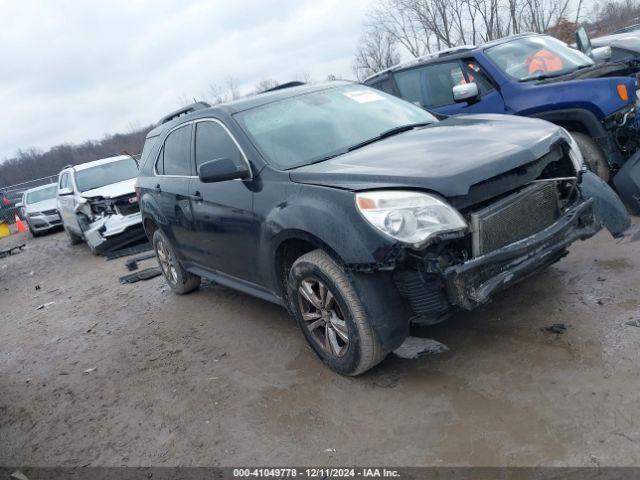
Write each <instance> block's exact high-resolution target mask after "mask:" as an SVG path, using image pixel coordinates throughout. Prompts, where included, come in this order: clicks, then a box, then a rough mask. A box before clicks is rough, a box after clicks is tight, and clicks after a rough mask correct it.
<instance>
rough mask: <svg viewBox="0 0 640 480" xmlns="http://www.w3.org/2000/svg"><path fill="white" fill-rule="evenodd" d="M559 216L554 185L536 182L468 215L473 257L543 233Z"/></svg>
mask: <svg viewBox="0 0 640 480" xmlns="http://www.w3.org/2000/svg"><path fill="white" fill-rule="evenodd" d="M559 216H560V206H559V200H558V190H557V187H556V183H555V182H554V181H549V182H536V183H534V184H532V185H529V186H528V187H526V188H524V189H522V190H520V191H519V192H518V193H515V194H513V195H509V196H508V197H505V198H503V199H501V200H499V201H497V202H495V203H493V204H491V205H489V206H488V207H485V208H483V209H482V210H479V211H477V212H474V213H472V214H471V228H472V230H473V232H472V240H473V255H474V256H479V255H483V254H485V253H489V252H492V251H494V250H497V249H499V248H501V247H504V246H505V245H508V244H510V243H513V242H517V241H518V240H522V239H524V238H527V237H530V236H531V235H533V234H535V233H537V232H539V231H541V230H544V229H545V228H547V227H548V226H550V225H551V224H553V223H554V222H555V221H556V220H557V219H558V218H559Z"/></svg>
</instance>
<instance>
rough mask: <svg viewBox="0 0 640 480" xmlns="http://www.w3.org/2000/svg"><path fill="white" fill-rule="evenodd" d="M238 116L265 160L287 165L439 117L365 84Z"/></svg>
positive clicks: (322, 156)
mask: <svg viewBox="0 0 640 480" xmlns="http://www.w3.org/2000/svg"><path fill="white" fill-rule="evenodd" d="M235 118H236V119H237V120H238V121H239V123H240V125H241V126H242V127H243V129H244V130H245V131H246V132H247V134H248V135H249V137H250V138H251V139H252V140H253V142H254V143H255V144H256V146H257V147H258V148H259V149H260V150H261V152H262V154H263V155H264V156H265V157H266V159H267V161H268V162H269V163H270V164H272V165H273V166H275V167H276V168H280V169H283V170H286V169H289V168H294V167H298V166H301V165H308V164H310V163H314V162H318V161H321V160H323V159H326V158H328V157H331V156H334V155H337V154H340V153H343V152H345V151H346V150H347V149H348V148H349V147H353V146H355V145H358V144H361V143H362V142H366V141H368V140H371V139H373V138H376V137H378V136H379V135H381V134H384V133H387V132H389V131H390V130H392V129H394V128H397V127H401V126H404V125H410V124H415V123H433V122H437V119H436V118H435V117H434V116H433V115H431V114H430V113H428V112H427V111H426V110H423V109H421V108H420V107H416V106H415V105H412V104H410V103H408V102H405V101H404V100H401V99H399V98H396V97H393V96H391V95H387V94H386V93H383V92H380V91H378V90H374V89H372V88H368V87H364V86H362V85H348V86H344V87H338V88H330V89H327V90H322V91H318V92H312V93H307V94H303V95H298V96H296V97H290V98H287V99H284V100H280V101H277V102H273V103H269V104H267V105H263V106H261V107H257V108H254V109H251V110H247V111H245V112H241V113H239V114H237V115H236V117H235Z"/></svg>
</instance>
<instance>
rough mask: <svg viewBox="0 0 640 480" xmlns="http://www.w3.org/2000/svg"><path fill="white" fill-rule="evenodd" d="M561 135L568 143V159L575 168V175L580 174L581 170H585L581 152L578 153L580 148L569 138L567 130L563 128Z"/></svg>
mask: <svg viewBox="0 0 640 480" xmlns="http://www.w3.org/2000/svg"><path fill="white" fill-rule="evenodd" d="M562 133H563V134H564V137H565V138H566V140H567V142H568V143H569V157H570V158H571V161H572V162H573V166H574V167H575V168H576V173H580V172H582V171H583V170H585V166H584V158H583V157H582V152H581V151H580V147H579V146H578V144H577V143H576V141H575V140H574V138H573V137H572V136H571V134H570V133H569V132H568V131H567V130H565V129H564V128H563V129H562Z"/></svg>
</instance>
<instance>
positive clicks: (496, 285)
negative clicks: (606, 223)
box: [443, 199, 601, 310]
mask: <svg viewBox="0 0 640 480" xmlns="http://www.w3.org/2000/svg"><path fill="white" fill-rule="evenodd" d="M593 203H594V201H593V200H592V199H589V200H586V201H584V202H582V203H580V204H579V205H577V206H576V207H573V208H571V209H569V210H567V211H566V212H565V213H564V215H563V216H562V217H561V218H560V219H559V220H558V221H557V222H556V223H554V224H553V225H551V226H550V227H548V228H547V229H545V230H543V231H541V232H539V233H537V234H536V235H533V236H531V237H529V238H526V239H524V240H520V241H518V242H516V243H513V244H510V245H507V246H505V247H503V248H501V249H499V250H496V251H494V252H491V253H488V254H486V255H483V256H480V257H478V258H474V259H471V260H469V261H467V262H465V263H463V264H460V265H454V266H451V267H449V268H447V269H445V270H444V273H443V281H444V286H445V289H446V294H447V297H448V300H449V303H450V304H451V305H453V306H456V307H459V308H463V309H466V310H471V309H473V308H475V307H477V306H479V305H481V304H483V303H485V302H487V301H488V300H489V298H490V297H491V296H492V295H493V294H494V293H496V292H497V291H499V290H502V289H504V288H506V287H508V286H510V285H512V284H514V283H517V282H518V281H520V280H522V279H524V278H526V277H528V276H529V275H531V274H533V273H535V272H537V271H539V270H542V269H543V268H545V267H547V266H549V265H551V264H552V263H554V262H556V261H558V260H559V259H561V258H562V257H564V256H565V255H566V254H567V247H569V245H571V244H572V243H573V242H575V241H576V240H585V239H587V238H589V237H592V236H593V235H595V234H596V233H597V232H598V231H599V230H600V228H601V226H600V223H599V222H598V221H597V220H596V218H595V216H594V211H593Z"/></svg>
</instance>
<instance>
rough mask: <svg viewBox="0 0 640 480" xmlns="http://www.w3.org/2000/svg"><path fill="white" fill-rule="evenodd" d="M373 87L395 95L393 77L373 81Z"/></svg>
mask: <svg viewBox="0 0 640 480" xmlns="http://www.w3.org/2000/svg"><path fill="white" fill-rule="evenodd" d="M371 86H372V87H373V88H377V89H378V90H382V91H383V92H387V93H390V94H391V95H395V93H396V92H395V89H394V88H393V81H392V80H391V78H385V79H384V80H380V81H379V82H376V83H373V84H372V85H371Z"/></svg>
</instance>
